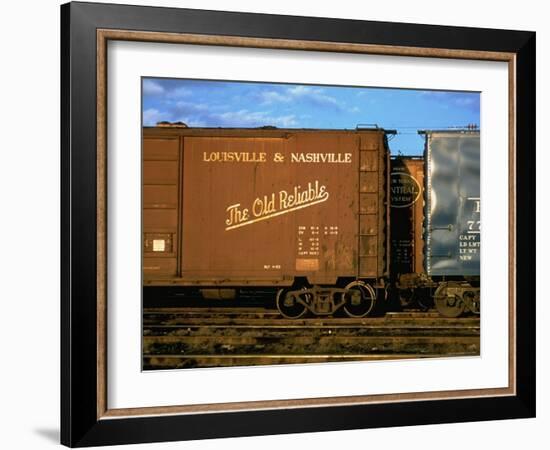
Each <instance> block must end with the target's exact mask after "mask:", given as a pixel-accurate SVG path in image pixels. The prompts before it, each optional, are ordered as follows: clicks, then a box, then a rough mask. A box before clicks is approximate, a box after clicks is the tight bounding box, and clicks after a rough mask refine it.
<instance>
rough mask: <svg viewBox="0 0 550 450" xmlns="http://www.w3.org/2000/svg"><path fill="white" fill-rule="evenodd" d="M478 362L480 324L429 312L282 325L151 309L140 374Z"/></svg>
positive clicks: (245, 313) (265, 314) (243, 314)
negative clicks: (403, 361) (407, 360)
mask: <svg viewBox="0 0 550 450" xmlns="http://www.w3.org/2000/svg"><path fill="white" fill-rule="evenodd" d="M473 355H479V318H477V317H466V318H461V319H447V318H441V317H439V316H438V315H437V314H436V313H432V312H407V313H392V314H387V315H385V316H383V317H375V318H362V319H350V318H334V317H323V318H319V317H314V318H304V319H299V320H288V319H284V318H282V317H281V316H280V315H279V314H278V313H277V312H276V311H273V310H267V309H262V308H245V309H242V308H239V309H232V308H206V309H204V308H203V309H201V308H148V309H145V310H144V313H143V366H144V369H146V370H147V369H174V368H187V367H217V366H234V365H240V366H242V365H258V364H291V363H308V362H341V361H359V360H361V361H364V360H383V359H403V358H430V357H441V356H446V357H448V356H473Z"/></svg>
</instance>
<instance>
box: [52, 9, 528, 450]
mask: <svg viewBox="0 0 550 450" xmlns="http://www.w3.org/2000/svg"><path fill="white" fill-rule="evenodd" d="M110 40H122V41H140V42H157V43H172V44H177V43H185V44H200V45H211V46H232V47H237V48H240V47H252V48H269V49H291V50H296V51H297V52H299V51H304V50H315V51H322V52H340V53H365V54H381V55H395V56H415V57H426V58H430V57H438V58H451V59H455V58H457V59H474V60H479V59H481V60H489V61H504V62H507V64H508V68H509V74H510V76H509V105H510V107H509V111H508V117H509V125H510V127H509V130H510V131H509V149H508V158H509V159H508V161H509V182H510V191H509V193H508V199H509V211H510V215H509V242H508V246H509V249H510V267H509V276H510V286H509V310H510V319H509V342H508V344H509V385H508V387H507V388H494V389H485V390H479V389H478V390H472V391H461V392H456V391H453V392H443V391H440V392H427V393H422V394H421V395H419V394H418V393H416V394H414V393H411V394H387V395H378V396H373V395H371V396H366V397H347V398H337V397H332V398H331V397H328V398H310V399H307V398H306V399H289V400H272V401H265V402H248V403H247V402H243V403H235V404H233V403H232V404H227V403H226V404H221V403H220V404H209V405H201V406H191V405H173V406H168V407H166V406H164V407H155V405H151V407H150V408H137V409H125V410H117V409H110V408H109V405H108V404H107V359H106V342H107V339H108V335H107V326H106V323H107V314H108V311H107V308H106V273H107V270H108V262H107V253H106V239H107V238H106V236H107V229H106V202H107V201H108V199H107V198H106V189H105V186H106V171H107V170H108V167H107V166H106V142H107V140H106V136H107V133H108V130H107V117H106V89H107V86H106V79H107V78H106V73H107V67H106V64H107V42H108V41H110ZM61 56H62V67H61V76H62V78H61V119H62V128H61V142H62V153H61V174H62V179H61V205H62V216H61V224H62V229H61V261H62V263H61V264H62V267H61V269H62V270H61V273H62V275H61V277H62V278H61V293H62V296H61V307H62V308H61V442H62V443H63V444H64V445H67V446H71V447H73V446H74V447H79V446H91V445H108V444H123V443H140V442H156V441H175V440H188V439H204V438H214V437H230V436H249V435H266V434H279V433H298V432H315V431H328V430H345V429H355V428H371V427H387V426H401V425H417V424H433V423H445V422H466V421H480V420H493V419H510V418H520V417H521V418H527V417H534V416H535V351H534V348H535V301H534V299H535V270H534V266H535V251H534V249H535V177H534V168H535V151H534V148H535V33H533V32H526V31H507V30H491V29H477V28H459V27H446V26H432V25H416V24H400V23H383V22H367V21H355V20H342V19H326V18H322V19H321V18H311V17H291V16H276V15H263V14H262V15H260V14H249V13H230V12H217V11H201V10H189V9H169V8H152V7H137V6H125V5H110V4H93V3H69V4H66V5H63V6H62V7H61ZM489 257H490V255H489Z"/></svg>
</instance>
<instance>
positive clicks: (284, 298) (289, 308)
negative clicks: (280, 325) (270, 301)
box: [276, 289, 307, 319]
mask: <svg viewBox="0 0 550 450" xmlns="http://www.w3.org/2000/svg"><path fill="white" fill-rule="evenodd" d="M290 292H291V290H290V289H279V291H278V292H277V299H276V303H277V309H278V310H279V312H280V313H281V314H282V315H283V316H284V317H286V318H287V319H298V318H300V317H302V316H303V315H304V314H305V313H306V310H307V308H306V307H305V305H303V304H302V303H300V302H299V301H298V297H297V296H296V295H294V294H291V293H290Z"/></svg>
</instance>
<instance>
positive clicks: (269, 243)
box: [143, 127, 389, 287]
mask: <svg viewBox="0 0 550 450" xmlns="http://www.w3.org/2000/svg"><path fill="white" fill-rule="evenodd" d="M388 162H389V152H388V148H387V144H386V138H385V133H384V132H383V131H382V130H357V131H340V130H338V131H336V130H281V129H193V128H177V127H151V128H144V130H143V245H144V254H143V276H144V284H145V285H177V286H204V287H213V286H215V287H228V286H231V287H235V286H282V287H284V286H292V285H295V281H296V279H298V278H299V279H307V281H308V282H309V283H311V284H315V285H335V284H336V283H337V282H338V281H339V280H341V279H354V280H358V279H362V280H366V281H368V282H369V283H370V284H371V285H372V286H377V287H380V285H381V283H382V284H383V282H382V280H383V279H384V277H385V276H387V263H388V261H387V249H388V242H387V239H388V235H387V233H386V224H387V222H388V213H389V205H388V202H387V199H386V196H385V193H386V192H387V183H388V178H389V177H388V170H389V169H388V166H389V164H388Z"/></svg>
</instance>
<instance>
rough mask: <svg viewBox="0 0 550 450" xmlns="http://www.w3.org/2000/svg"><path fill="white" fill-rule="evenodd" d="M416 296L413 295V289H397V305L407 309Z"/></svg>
mask: <svg viewBox="0 0 550 450" xmlns="http://www.w3.org/2000/svg"><path fill="white" fill-rule="evenodd" d="M415 298H416V296H415V295H414V289H410V288H408V289H399V304H400V305H401V307H402V308H409V307H410V306H411V305H412V304H413V302H414V300H415Z"/></svg>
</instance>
